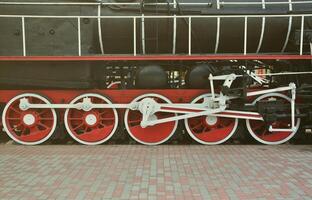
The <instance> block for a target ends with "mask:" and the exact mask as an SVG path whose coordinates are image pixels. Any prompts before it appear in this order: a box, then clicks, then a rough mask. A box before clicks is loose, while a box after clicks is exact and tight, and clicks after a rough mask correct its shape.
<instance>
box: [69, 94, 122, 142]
mask: <svg viewBox="0 0 312 200" xmlns="http://www.w3.org/2000/svg"><path fill="white" fill-rule="evenodd" d="M86 97H88V98H90V99H91V102H92V103H94V104H112V102H111V101H110V100H108V99H107V98H106V97H104V96H102V95H99V94H83V95H80V96H78V97H76V98H75V99H74V100H72V101H71V102H70V104H76V103H81V102H83V99H84V98H86ZM64 122H65V127H66V129H67V131H68V133H69V134H70V136H71V137H72V138H73V139H74V140H76V141H77V142H79V143H81V144H86V145H97V144H101V143H104V142H106V141H107V140H109V139H110V138H111V137H112V136H113V134H114V133H115V131H116V129H117V126H118V113H117V110H116V109H113V108H101V109H99V108H96V109H92V110H90V111H84V110H77V109H67V110H66V111H65V116H64Z"/></svg>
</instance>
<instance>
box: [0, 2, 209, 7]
mask: <svg viewBox="0 0 312 200" xmlns="http://www.w3.org/2000/svg"><path fill="white" fill-rule="evenodd" d="M0 5H45V6H60V5H62V6H98V5H103V6H109V5H141V3H140V2H133V3H131V2H98V3H96V2H94V3H90V2H81V3H75V2H7V1H5V2H0ZM144 5H148V6H149V5H155V6H156V5H157V6H168V5H175V3H174V2H172V3H144ZM179 5H186V6H193V5H195V6H196V5H197V6H203V5H211V3H183V2H181V3H179Z"/></svg>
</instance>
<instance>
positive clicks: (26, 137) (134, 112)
mask: <svg viewBox="0 0 312 200" xmlns="http://www.w3.org/2000/svg"><path fill="white" fill-rule="evenodd" d="M234 79H235V76H233V74H231V75H229V76H219V77H210V80H211V93H209V94H204V95H200V96H198V97H197V98H195V99H194V100H193V101H192V102H191V103H171V101H170V100H169V99H167V98H166V97H164V96H162V95H159V94H144V95H141V96H138V97H137V98H135V99H134V100H133V101H132V102H131V103H128V104H114V103H112V102H111V101H110V100H109V99H108V98H106V97H104V96H102V95H99V94H94V93H88V94H83V95H80V96H78V97H76V98H75V99H74V100H72V101H71V102H70V103H69V104H52V103H51V102H50V101H49V100H47V99H46V98H44V97H42V96H40V95H37V94H31V93H29V94H22V95H18V96H16V97H14V98H13V99H12V100H10V101H9V103H8V104H7V105H6V107H5V108H4V111H3V115H2V121H3V126H4V130H5V131H6V132H7V133H8V135H9V136H10V137H11V138H12V139H13V140H14V141H16V142H18V143H21V144H26V145H34V144H40V143H43V142H45V141H46V140H47V139H49V137H51V135H52V134H53V132H54V130H55V127H56V121H57V119H56V118H57V117H56V112H55V109H66V111H65V115H64V123H65V126H66V129H67V131H68V133H69V134H70V136H71V137H72V138H73V139H74V140H76V141H77V142H79V143H82V144H87V145H96V144H101V143H103V142H106V141H107V140H109V139H110V138H111V137H112V135H113V134H114V133H115V132H116V129H117V127H118V122H119V120H118V114H117V109H126V111H125V115H124V121H125V126H126V129H127V131H128V133H129V134H130V136H131V137H132V138H133V139H134V140H136V141H137V142H139V143H142V144H146V145H156V144H161V143H164V142H166V141H167V140H168V139H170V138H171V136H172V135H173V134H174V132H175V130H176V129H177V125H178V120H184V123H185V127H186V130H187V132H188V134H189V135H190V136H191V137H192V138H193V139H194V140H196V141H197V142H199V143H202V144H220V143H223V142H225V141H227V140H228V139H229V138H230V137H231V136H232V135H233V134H234V133H235V131H236V130H237V127H238V119H245V120H246V125H247V128H248V131H249V132H250V134H251V135H252V136H253V137H254V138H255V139H256V140H257V141H259V142H261V143H264V144H280V143H283V142H286V141H288V140H289V139H291V138H292V137H293V136H294V134H295V133H296V131H297V130H298V127H299V124H300V120H299V119H295V98H296V95H295V93H296V92H295V89H296V86H295V84H293V83H291V84H289V86H286V87H279V88H275V89H266V90H260V91H252V92H248V93H247V97H251V96H259V97H258V98H257V99H255V100H254V102H253V103H252V105H255V104H256V102H258V101H260V100H263V99H269V100H270V99H271V100H272V99H275V100H276V99H282V100H283V101H284V102H285V103H290V107H291V119H287V120H283V121H278V122H275V123H273V124H272V125H270V127H269V129H268V130H267V129H266V124H265V123H264V122H263V120H264V119H263V117H262V116H261V114H260V113H258V112H249V111H239V110H229V109H227V107H228V104H227V103H228V100H231V99H234V98H235V97H228V96H226V95H223V94H222V92H220V94H215V93H214V88H213V82H212V81H213V80H225V82H224V85H227V86H230V85H231V82H233V80H234ZM285 91H291V98H289V97H287V96H285V95H283V94H281V93H277V92H285ZM260 95H262V96H260ZM259 130H261V131H259ZM263 130H265V131H263Z"/></svg>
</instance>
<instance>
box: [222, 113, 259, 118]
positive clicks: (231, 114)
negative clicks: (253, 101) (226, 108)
mask: <svg viewBox="0 0 312 200" xmlns="http://www.w3.org/2000/svg"><path fill="white" fill-rule="evenodd" d="M217 114H220V115H230V116H244V117H261V115H259V114H247V113H246V114H245V113H229V112H221V113H217Z"/></svg>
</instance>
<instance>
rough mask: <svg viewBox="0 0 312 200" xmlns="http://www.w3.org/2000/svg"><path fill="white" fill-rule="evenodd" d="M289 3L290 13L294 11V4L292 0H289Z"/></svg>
mask: <svg viewBox="0 0 312 200" xmlns="http://www.w3.org/2000/svg"><path fill="white" fill-rule="evenodd" d="M288 2H289V11H292V10H293V2H292V1H291V0H288Z"/></svg>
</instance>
